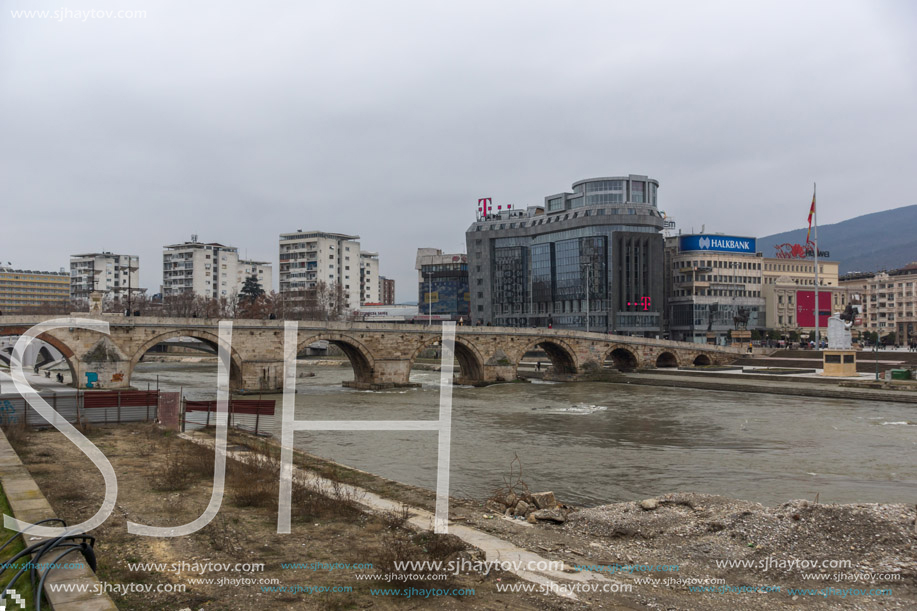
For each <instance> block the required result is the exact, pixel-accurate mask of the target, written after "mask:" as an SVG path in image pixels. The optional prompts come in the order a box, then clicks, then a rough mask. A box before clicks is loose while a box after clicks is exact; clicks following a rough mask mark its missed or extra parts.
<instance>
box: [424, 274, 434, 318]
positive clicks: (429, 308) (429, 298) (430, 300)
mask: <svg viewBox="0 0 917 611" xmlns="http://www.w3.org/2000/svg"><path fill="white" fill-rule="evenodd" d="M424 275H425V276H426V277H427V326H428V327H429V326H431V325H432V324H433V323H432V321H433V296H432V295H431V293H430V291H431V286H432V280H431V278H432V276H433V273H432V272H426V273H425V274H424Z"/></svg>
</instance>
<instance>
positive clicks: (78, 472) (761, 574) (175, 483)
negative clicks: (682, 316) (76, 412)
mask: <svg viewBox="0 0 917 611" xmlns="http://www.w3.org/2000/svg"><path fill="white" fill-rule="evenodd" d="M88 435H89V437H90V438H91V439H92V441H93V442H94V443H96V445H97V446H99V447H100V448H101V449H102V450H103V451H104V452H105V454H106V456H108V457H109V459H110V460H111V462H112V464H113V466H114V468H115V472H116V473H117V474H118V479H119V493H118V503H117V506H116V509H115V512H114V513H113V514H112V516H111V517H110V518H109V520H108V521H107V522H106V523H105V524H104V525H103V526H102V527H100V528H99V529H97V530H96V531H95V532H94V534H95V535H96V536H97V537H98V538H99V542H98V544H97V546H98V547H97V553H98V555H99V564H100V570H99V576H100V579H102V580H103V581H109V582H112V583H145V584H167V583H170V584H183V585H185V586H186V587H187V591H186V592H184V593H153V594H144V595H138V594H127V595H120V596H115V600H116V602H117V604H118V605H119V607H120V608H123V609H151V608H163V609H189V610H195V609H230V610H241V609H359V608H374V609H388V608H412V609H415V608H416V609H421V608H471V609H581V608H582V609H585V608H599V609H671V610H694V609H699V610H706V609H711V610H712V609H797V608H814V609H913V608H917V524H915V522H917V512H915V507H910V506H908V507H906V506H904V505H866V504H863V505H821V504H817V503H815V502H812V501H792V502H789V503H786V504H784V505H782V506H780V507H775V508H768V507H764V506H762V505H759V504H755V503H748V502H745V501H736V500H733V499H727V498H724V497H716V496H709V495H700V494H670V495H666V496H663V497H659V498H656V499H647V500H644V501H643V502H642V503H641V502H631V503H617V504H613V505H605V506H602V507H595V508H590V509H579V510H576V509H571V510H570V511H569V513H568V517H567V521H566V523H564V524H556V525H555V524H547V523H539V524H537V525H531V524H527V523H525V522H522V521H519V520H511V519H509V518H504V517H502V516H501V515H499V513H498V512H497V511H496V509H497V507H496V506H495V505H493V504H492V503H490V504H488V503H485V502H482V501H480V500H471V499H456V500H454V501H453V502H452V504H451V516H450V517H451V518H452V519H453V520H454V521H455V522H456V523H463V524H467V525H469V526H473V527H475V528H478V529H480V530H482V531H485V532H488V533H491V534H494V535H497V536H499V537H501V538H504V539H506V540H508V541H511V542H513V543H515V544H516V545H519V546H520V547H523V548H526V549H529V550H531V551H533V552H535V553H537V554H539V555H541V556H542V557H544V558H546V559H550V560H562V561H564V562H565V564H566V566H567V572H568V573H574V572H578V571H590V572H592V573H598V574H601V575H602V576H603V577H605V578H606V579H607V581H605V582H604V583H608V584H616V585H614V587H615V588H616V589H618V590H620V589H621V586H629V587H630V591H628V592H620V591H618V592H616V593H607V592H593V593H585V592H577V597H578V600H570V599H567V598H563V597H560V596H557V595H555V594H545V593H539V592H537V591H536V592H530V593H523V592H517V593H505V592H497V591H496V588H497V586H498V584H499V585H501V586H502V585H506V584H524V583H525V582H522V581H521V580H519V579H518V578H517V577H516V576H514V575H512V574H509V573H504V572H496V573H494V572H492V573H491V574H490V575H488V576H486V577H485V576H483V575H480V574H474V573H472V574H465V575H460V576H457V577H454V578H451V579H450V580H449V581H429V580H427V581H425V582H418V583H400V582H394V581H390V582H386V581H385V574H388V573H389V572H390V568H391V561H392V559H393V558H395V557H397V558H401V559H419V560H423V559H459V558H466V559H470V560H473V559H482V557H481V556H480V554H479V553H478V552H477V551H476V550H473V549H466V550H464V551H460V550H459V549H458V548H457V547H456V546H455V545H453V543H451V542H450V541H448V540H447V541H434V540H432V539H431V538H430V537H431V535H425V536H424V535H417V534H415V533H412V532H409V531H406V530H404V529H403V528H401V527H400V525H399V524H400V520H399V517H398V516H395V515H387V516H370V515H366V514H364V513H363V512H360V511H355V510H354V508H353V504H352V501H353V499H347V498H338V499H334V500H333V501H332V502H328V503H316V502H315V500H314V499H311V500H310V499H309V498H308V497H307V496H303V495H300V496H299V497H297V496H296V495H295V494H294V507H297V509H295V510H294V517H293V533H292V534H290V535H278V534H276V515H277V514H276V490H277V489H276V484H272V483H270V482H271V481H275V480H276V475H273V476H272V475H270V470H269V469H268V470H267V471H262V472H259V471H257V470H252V469H241V468H240V467H239V466H238V465H236V466H233V464H232V461H231V462H230V467H229V470H228V475H227V477H228V480H227V482H228V483H227V497H226V499H224V502H223V506H222V509H221V511H220V514H219V515H218V517H217V518H216V519H215V520H214V522H213V523H212V524H211V525H209V526H208V527H206V528H205V529H204V530H203V531H201V532H198V533H196V534H194V535H191V536H188V537H180V538H165V539H156V538H145V537H138V536H134V535H130V534H128V533H127V531H126V520H128V519H130V520H132V521H134V522H139V523H144V524H151V525H158V526H164V525H170V524H182V523H185V522H188V521H190V520H192V519H194V518H196V517H197V516H198V515H199V514H200V513H201V512H202V511H203V509H204V507H205V506H206V504H207V501H208V499H209V497H210V490H211V486H210V478H211V475H210V473H209V472H207V471H206V468H205V467H203V466H202V465H203V464H204V463H206V462H207V461H210V463H211V464H212V458H213V454H212V452H210V453H209V454H207V455H199V454H200V449H199V448H195V447H194V445H195V444H192V443H191V442H187V441H184V440H181V439H177V438H176V437H175V436H174V435H171V434H164V433H163V432H162V431H161V430H159V429H155V428H153V427H151V426H122V427H119V428H115V427H106V428H101V427H100V428H95V429H93V430H92V431H90V432H89V433H88ZM230 443H231V444H233V445H236V446H240V445H247V446H249V447H254V446H259V445H261V444H262V441H261V440H257V439H255V438H253V437H251V436H248V435H245V434H240V433H233V434H232V435H231V437H230ZM21 454H22V457H23V461H24V462H25V463H26V464H27V466H28V467H29V469H30V471H31V472H32V473H33V476H34V477H35V479H36V481H38V483H39V485H40V486H41V488H42V491H43V492H44V493H45V494H46V495H47V496H48V498H49V501H51V503H52V505H53V506H54V508H55V510H56V511H57V512H58V515H60V516H61V517H64V518H65V519H67V520H69V521H70V522H71V523H74V522H77V521H80V520H83V519H85V518H87V517H88V516H90V515H92V514H93V513H94V512H95V511H96V509H97V507H98V506H99V500H100V499H101V495H102V479H101V475H100V474H99V473H98V471H97V470H96V469H95V468H94V467H93V466H92V465H91V464H90V463H89V461H88V459H86V458H85V456H83V455H82V454H81V453H80V452H79V450H77V449H76V448H75V447H74V446H73V445H72V444H70V443H69V442H66V441H65V440H64V439H63V438H62V436H61V435H60V434H59V433H57V432H56V431H43V432H33V433H32V434H31V436H30V439H29V440H28V443H27V444H26V445H25V446H24V448H23V449H22V450H21ZM189 455H190V456H191V458H188V456H189ZM181 456H184V457H185V458H180V457H181ZM296 461H297V463H298V464H299V465H300V466H301V467H305V468H310V469H312V470H314V471H316V472H318V473H320V474H322V475H324V476H326V477H332V478H335V479H338V480H339V481H344V482H347V483H351V484H355V485H358V486H361V487H363V488H365V489H368V490H372V491H373V492H376V493H379V494H382V495H384V496H387V497H389V498H393V499H397V500H400V501H403V502H405V503H410V504H411V505H414V506H419V507H425V508H428V509H431V508H432V506H433V499H434V496H433V494H432V493H431V492H429V491H426V490H422V489H418V488H413V487H411V486H406V485H403V484H399V483H396V482H391V481H389V480H385V479H383V478H378V477H376V476H373V475H371V474H368V473H365V472H361V471H357V470H353V469H349V468H346V467H342V466H340V465H335V464H333V463H329V462H328V461H323V460H321V459H318V458H315V457H310V456H308V455H302V456H297V459H296ZM188 463H190V468H189V467H188ZM182 465H184V467H185V470H186V471H190V474H189V473H184V472H183V471H182V469H180V468H178V467H180V466H182ZM176 474H177V475H176ZM184 484H187V487H186V488H182V486H183V485H184ZM176 488H177V489H176ZM269 498H270V499H273V500H268V499H269ZM295 499H299V503H298V504H297V501H296V500H295ZM561 500H562V499H561ZM138 562H141V563H163V564H171V563H179V562H187V563H192V564H193V563H195V562H197V563H207V562H212V563H217V562H219V563H227V562H228V563H245V562H249V563H264V565H265V567H264V570H263V571H256V572H253V571H248V572H234V571H209V572H205V573H204V574H197V575H195V574H192V572H191V571H189V570H185V571H183V572H177V571H174V570H169V569H168V567H166V568H165V569H163V568H162V567H160V570H152V571H138V570H131V569H130V567H129V566H128V563H138ZM288 562H294V563H296V562H298V563H313V562H323V563H329V564H331V563H351V564H352V563H373V569H372V570H359V569H336V570H332V571H329V570H326V569H320V570H311V568H305V569H302V568H300V569H292V568H282V567H281V563H288ZM717 562H720V563H721V566H718V565H717ZM724 562H733V563H735V562H746V563H748V564H747V565H746V566H725V565H722V563H724ZM807 563H816V564H817V566H813V567H807V566H806V564H807ZM661 567H666V568H667V569H669V570H665V571H663V570H661ZM674 567H677V568H674ZM650 569H652V570H650ZM358 573H361V574H362V573H371V574H374V575H377V577H376V579H375V580H373V581H366V580H361V579H359V578H358V577H357V574H358ZM864 576H866V577H864ZM199 578H205V579H207V578H209V579H213V580H215V581H214V582H213V583H211V584H209V585H208V584H202V583H200V582H195V581H193V580H195V579H199ZM220 578H223V579H226V580H232V579H235V580H239V579H249V580H254V581H253V582H245V583H243V584H241V585H231V586H230V587H227V586H226V585H218V583H217V581H216V580H219V579H220ZM259 579H267V580H271V579H274V580H277V582H276V583H275V584H273V585H274V587H276V586H277V585H281V586H286V587H288V588H289V587H294V586H301V587H302V588H303V589H304V588H308V587H321V586H324V587H326V588H329V589H331V588H334V587H340V588H345V587H350V588H352V591H350V592H330V591H329V592H323V593H311V594H310V593H306V592H302V591H300V592H289V591H288V592H276V591H274V592H264V591H262V585H263V584H258V583H257V580H259ZM654 580H655V581H654ZM225 583H227V582H225V581H224V584H225ZM229 583H231V584H239V582H238V581H236V582H229ZM411 586H412V587H415V588H418V589H421V588H423V589H429V588H440V589H443V588H474V590H475V594H474V595H473V596H468V595H466V596H436V597H429V598H424V599H422V598H419V597H418V596H417V595H414V596H412V597H411V598H405V597H403V596H400V597H399V596H391V595H373V594H372V592H371V591H370V590H371V588H399V587H400V588H406V587H411ZM268 587H270V585H269V586H268ZM698 587H701V588H704V587H706V588H708V591H697V588H698ZM691 588H695V590H692V589H691ZM753 588H759V589H760V588H769V591H766V592H764V591H758V592H749V590H750V589H753ZM790 588H794V589H801V590H808V591H807V592H791V591H790ZM875 590H890V591H891V594H890V595H884V594H880V593H877V592H875Z"/></svg>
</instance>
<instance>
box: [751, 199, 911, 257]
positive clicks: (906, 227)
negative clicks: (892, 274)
mask: <svg viewBox="0 0 917 611" xmlns="http://www.w3.org/2000/svg"><path fill="white" fill-rule="evenodd" d="M806 230H807V228H806V227H802V228H801V229H794V230H792V231H785V232H783V233H777V234H774V235H769V236H765V237H763V238H758V250H759V251H760V252H763V253H764V256H765V257H773V256H774V246H776V245H778V244H785V243H790V244H803V243H804V242H805V241H806ZM818 250H827V251H828V252H829V253H831V256H830V257H828V258H829V260H831V261H837V262H838V273H841V274H846V273H849V272H874V271H879V270H883V269H895V268H898V267H904V266H905V265H907V264H908V263H911V262H912V261H917V205H915V206H905V207H903V208H895V209H894V210H886V211H884V212H874V213H872V214H864V215H863V216H858V217H856V218H852V219H848V220H846V221H841V222H840V223H834V224H833V225H819V226H818Z"/></svg>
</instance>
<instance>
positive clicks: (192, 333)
mask: <svg viewBox="0 0 917 611" xmlns="http://www.w3.org/2000/svg"><path fill="white" fill-rule="evenodd" d="M175 337H193V338H194V339H197V340H200V341H202V342H204V343H205V344H207V345H208V346H210V347H212V348H213V350H214V352H216V354H217V355H219V345H220V339H219V335H217V334H216V333H210V332H208V331H202V330H200V329H173V330H171V331H165V332H164V333H161V334H159V335H157V336H155V337H152V338H150V339H148V340H146V341H145V342H143V344H141V346H140V348H138V349H137V350H136V351H135V352H134V354H133V356H131V364H130V368H129V370H128V371H129V376H130V375H133V373H134V368H135V367H137V364H138V363H140V360H141V359H142V358H143V355H144V354H146V353H147V352H149V350H150V349H152V348H153V346H155V345H156V344H160V343H162V342H164V341H166V340H169V339H172V338H175ZM229 354H230V358H229V387H230V388H231V389H233V390H235V389H237V388H242V357H241V356H239V353H238V352H237V351H236V349H235V348H232V349H231V350H230V353H229ZM128 379H130V378H128Z"/></svg>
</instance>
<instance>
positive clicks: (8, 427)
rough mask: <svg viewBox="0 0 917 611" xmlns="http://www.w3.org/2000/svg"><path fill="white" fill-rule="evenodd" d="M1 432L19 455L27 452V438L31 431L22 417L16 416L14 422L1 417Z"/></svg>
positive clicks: (28, 438) (29, 436)
mask: <svg viewBox="0 0 917 611" xmlns="http://www.w3.org/2000/svg"><path fill="white" fill-rule="evenodd" d="M3 433H4V435H6V439H7V441H9V442H10V445H11V446H13V449H14V450H16V453H17V454H19V455H20V456H21V455H23V454H27V453H28V452H29V440H30V439H31V435H32V432H31V430H29V427H28V426H27V425H26V423H25V419H24V418H17V419H16V421H15V422H13V423H9V422H8V421H7V419H6V418H4V419H3Z"/></svg>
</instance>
